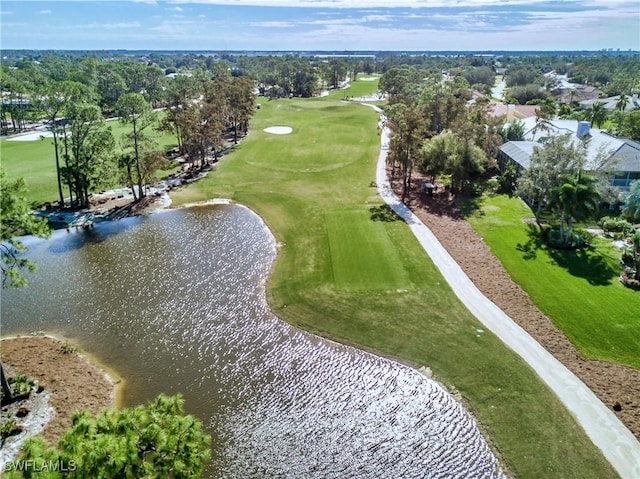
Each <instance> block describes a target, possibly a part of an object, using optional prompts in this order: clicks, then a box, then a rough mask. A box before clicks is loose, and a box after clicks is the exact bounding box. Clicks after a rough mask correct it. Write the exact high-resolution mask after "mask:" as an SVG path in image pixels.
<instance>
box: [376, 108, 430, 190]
mask: <svg viewBox="0 0 640 479" xmlns="http://www.w3.org/2000/svg"><path fill="white" fill-rule="evenodd" d="M385 115H386V118H387V120H386V122H387V126H388V127H389V128H390V130H391V132H392V135H391V141H390V143H389V157H390V161H391V162H392V174H393V173H394V171H395V166H394V165H395V164H398V165H399V167H400V172H401V175H402V201H404V200H405V199H406V197H407V194H408V193H409V187H410V185H411V175H412V172H413V169H414V166H416V165H417V164H418V162H419V158H420V146H421V144H422V140H423V139H424V135H425V119H424V117H423V116H422V112H421V110H420V109H419V108H418V107H416V106H407V105H405V104H404V103H395V104H394V105H391V106H390V107H388V108H387V109H386V110H385Z"/></svg>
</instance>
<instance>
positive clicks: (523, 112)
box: [487, 102, 538, 121]
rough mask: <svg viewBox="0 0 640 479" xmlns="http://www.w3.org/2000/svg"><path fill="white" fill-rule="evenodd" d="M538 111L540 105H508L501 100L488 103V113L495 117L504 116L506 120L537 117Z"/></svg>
mask: <svg viewBox="0 0 640 479" xmlns="http://www.w3.org/2000/svg"><path fill="white" fill-rule="evenodd" d="M537 112H538V105H513V104H509V105H507V104H505V103H501V102H490V103H489V104H487V114H488V115H489V116H492V117H494V118H500V117H504V118H505V121H514V120H522V119H524V118H531V117H535V116H536V114H537Z"/></svg>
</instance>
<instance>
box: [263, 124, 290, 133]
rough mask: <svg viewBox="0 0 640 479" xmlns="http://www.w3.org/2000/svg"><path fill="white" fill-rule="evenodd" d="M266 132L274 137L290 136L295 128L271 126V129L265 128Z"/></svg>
mask: <svg viewBox="0 0 640 479" xmlns="http://www.w3.org/2000/svg"><path fill="white" fill-rule="evenodd" d="M264 131H266V132H267V133H272V134H274V135H288V134H289V133H291V132H292V131H293V128H291V127H290V126H270V127H269V128H265V129H264Z"/></svg>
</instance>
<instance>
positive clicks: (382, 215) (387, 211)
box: [369, 204, 403, 222]
mask: <svg viewBox="0 0 640 479" xmlns="http://www.w3.org/2000/svg"><path fill="white" fill-rule="evenodd" d="M369 212H370V213H371V220H372V221H385V222H391V221H403V220H402V218H401V217H400V216H399V215H398V214H397V213H396V212H395V211H393V209H391V207H390V206H389V205H386V204H385V205H380V206H372V207H371V208H369Z"/></svg>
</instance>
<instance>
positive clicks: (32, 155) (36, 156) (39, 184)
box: [0, 113, 176, 204]
mask: <svg viewBox="0 0 640 479" xmlns="http://www.w3.org/2000/svg"><path fill="white" fill-rule="evenodd" d="M159 114H161V113H159ZM107 126H108V127H110V128H111V130H112V132H113V136H114V138H115V140H116V143H117V144H119V143H120V141H121V139H122V137H123V135H124V134H125V133H127V132H129V131H130V129H131V127H130V126H127V125H123V124H122V123H120V122H119V121H117V120H113V121H108V122H107ZM149 132H150V134H149V136H150V137H152V138H154V139H156V141H158V144H159V145H160V146H161V147H162V148H169V147H171V146H174V145H175V144H176V139H175V136H173V135H168V134H166V133H160V132H157V131H154V130H149ZM0 155H1V156H0V158H1V161H0V166H2V168H4V170H5V172H6V174H7V179H8V180H12V179H16V178H20V177H22V178H24V180H25V182H26V183H27V188H28V190H29V193H28V197H27V199H28V201H29V203H33V204H42V203H44V202H47V201H56V200H57V199H58V183H57V179H56V162H55V151H54V148H53V139H52V138H41V139H38V140H35V141H11V140H7V139H2V140H0ZM61 161H62V159H61Z"/></svg>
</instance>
